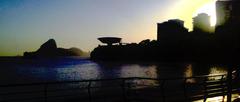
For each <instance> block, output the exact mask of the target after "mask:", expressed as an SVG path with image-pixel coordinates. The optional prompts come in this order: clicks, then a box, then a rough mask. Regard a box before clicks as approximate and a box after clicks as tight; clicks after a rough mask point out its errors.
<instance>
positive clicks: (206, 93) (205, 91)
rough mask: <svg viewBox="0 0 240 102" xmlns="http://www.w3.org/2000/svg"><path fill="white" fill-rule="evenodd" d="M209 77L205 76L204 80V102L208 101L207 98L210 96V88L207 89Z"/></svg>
mask: <svg viewBox="0 0 240 102" xmlns="http://www.w3.org/2000/svg"><path fill="white" fill-rule="evenodd" d="M207 78H208V77H204V81H203V85H204V100H203V102H206V101H207V98H208V92H207V91H208V89H207V84H208V83H207Z"/></svg>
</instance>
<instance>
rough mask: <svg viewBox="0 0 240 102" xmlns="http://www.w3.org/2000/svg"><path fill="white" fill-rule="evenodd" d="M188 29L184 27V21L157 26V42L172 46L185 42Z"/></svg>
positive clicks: (175, 20) (174, 20) (171, 21)
mask: <svg viewBox="0 0 240 102" xmlns="http://www.w3.org/2000/svg"><path fill="white" fill-rule="evenodd" d="M187 33H188V29H187V28H185V27H184V21H182V20H179V19H173V20H168V21H166V22H163V23H158V24H157V41H160V42H163V43H167V44H171V43H176V42H178V41H179V40H183V39H184V37H185V36H186V35H187Z"/></svg>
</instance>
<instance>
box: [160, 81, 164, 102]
mask: <svg viewBox="0 0 240 102" xmlns="http://www.w3.org/2000/svg"><path fill="white" fill-rule="evenodd" d="M164 84H165V80H162V83H161V86H160V88H161V94H162V101H163V102H165V92H164Z"/></svg>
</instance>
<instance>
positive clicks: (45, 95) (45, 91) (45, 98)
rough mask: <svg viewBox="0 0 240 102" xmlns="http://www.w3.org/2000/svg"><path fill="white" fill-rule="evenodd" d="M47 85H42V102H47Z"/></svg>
mask: <svg viewBox="0 0 240 102" xmlns="http://www.w3.org/2000/svg"><path fill="white" fill-rule="evenodd" d="M47 87H48V85H47V83H44V102H47Z"/></svg>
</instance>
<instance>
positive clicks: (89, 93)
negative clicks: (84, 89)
mask: <svg viewBox="0 0 240 102" xmlns="http://www.w3.org/2000/svg"><path fill="white" fill-rule="evenodd" d="M91 84H92V81H89V83H88V100H89V102H92V95H91Z"/></svg>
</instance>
